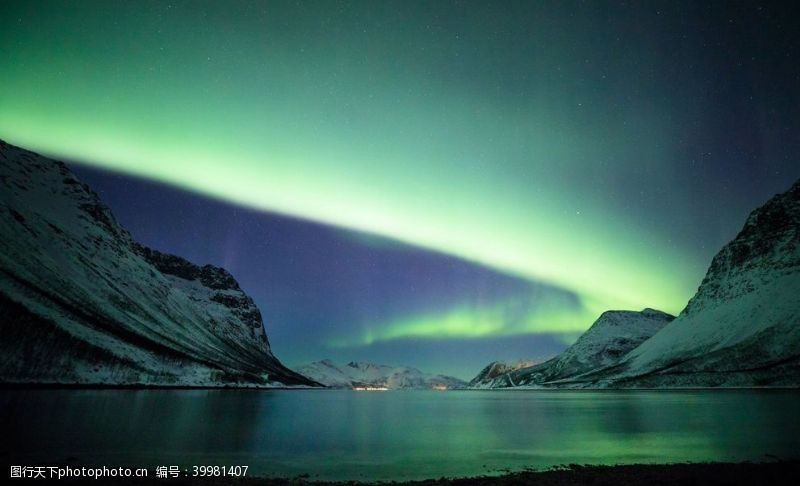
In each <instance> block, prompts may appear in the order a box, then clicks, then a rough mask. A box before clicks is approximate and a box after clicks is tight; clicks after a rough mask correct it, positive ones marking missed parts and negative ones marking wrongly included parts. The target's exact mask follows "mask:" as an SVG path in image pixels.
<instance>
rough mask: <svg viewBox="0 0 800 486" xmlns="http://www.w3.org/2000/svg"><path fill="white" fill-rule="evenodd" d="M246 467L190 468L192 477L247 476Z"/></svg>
mask: <svg viewBox="0 0 800 486" xmlns="http://www.w3.org/2000/svg"><path fill="white" fill-rule="evenodd" d="M247 467H248V466H192V476H196V477H202V476H212V477H216V476H238V477H244V476H246V475H247Z"/></svg>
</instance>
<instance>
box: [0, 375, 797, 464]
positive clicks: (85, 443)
mask: <svg viewBox="0 0 800 486" xmlns="http://www.w3.org/2000/svg"><path fill="white" fill-rule="evenodd" d="M798 410H800V393H798V392H797V391H789V390H717V391H712V390H697V391H565V390H560V391H538V390H537V391H451V392H435V391H390V392H354V391H343V390H341V391H335V390H304V391H287V390H275V391H245V390H242V391H236V390H4V391H2V392H0V412H2V420H3V429H4V430H3V431H2V432H3V440H2V446H0V447H2V451H0V453H1V454H2V457H3V458H4V461H3V462H5V463H7V464H6V465H74V466H99V467H101V466H108V467H119V466H125V467H157V466H171V465H180V466H181V467H182V468H187V467H190V466H194V465H197V466H200V465H248V466H249V473H250V475H255V474H257V475H268V476H283V477H288V476H297V475H301V474H309V475H310V476H311V477H312V478H315V477H319V478H323V479H372V480H389V479H398V480H399V479H418V478H429V477H440V476H474V475H481V474H495V473H500V472H504V471H506V470H519V469H524V468H543V467H549V466H554V465H559V464H570V463H580V464H616V463H644V462H657V463H664V462H680V461H743V460H770V459H771V458H774V457H777V458H783V459H785V458H796V457H797V456H798V454H800V416H799V415H798V413H797V411H798Z"/></svg>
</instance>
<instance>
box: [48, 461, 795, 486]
mask: <svg viewBox="0 0 800 486" xmlns="http://www.w3.org/2000/svg"><path fill="white" fill-rule="evenodd" d="M151 473H152V474H153V476H150V477H148V478H134V477H126V478H103V482H104V483H105V482H111V483H117V484H131V485H143V484H167V483H169V484H173V485H189V484H191V485H207V486H212V485H214V486H217V485H219V486H221V485H229V484H237V485H245V486H283V485H295V486H303V485H308V486H367V485H395V486H444V485H457V486H466V485H478V486H505V485H524V484H535V485H541V486H567V485H569V486H576V485H584V484H585V485H591V486H625V485H662V484H663V485H667V484H669V485H734V484H751V485H761V484H769V485H770V486H773V485H778V486H783V485H786V486H796V485H797V484H800V459H795V460H780V459H774V460H771V461H769V462H695V463H673V464H628V465H613V466H602V465H577V464H570V465H564V466H560V467H556V468H551V469H544V470H527V471H521V472H509V473H506V474H503V475H500V476H477V477H464V478H439V479H424V480H414V481H374V482H369V481H360V480H342V481H321V480H316V479H313V478H311V477H310V476H309V475H303V476H299V477H295V478H259V477H245V478H241V477H198V478H190V477H178V478H165V479H157V478H155V477H154V474H155V473H154V471H151ZM86 481H87V478H62V479H60V481H59V482H60V483H62V484H64V483H66V484H84V483H85V482H86ZM89 481H92V479H89Z"/></svg>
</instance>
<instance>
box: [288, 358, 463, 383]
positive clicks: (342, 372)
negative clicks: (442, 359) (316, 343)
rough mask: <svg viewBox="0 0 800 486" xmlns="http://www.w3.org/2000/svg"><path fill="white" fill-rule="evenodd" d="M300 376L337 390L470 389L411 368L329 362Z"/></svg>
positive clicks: (307, 367)
mask: <svg viewBox="0 0 800 486" xmlns="http://www.w3.org/2000/svg"><path fill="white" fill-rule="evenodd" d="M297 372H298V373H301V374H302V375H304V376H307V377H309V378H311V379H312V380H314V381H317V382H319V383H322V384H323V385H326V386H329V387H333V388H353V387H356V386H374V387H386V388H389V389H400V388H414V389H432V388H447V389H452V388H463V387H464V386H465V385H466V384H465V383H464V382H463V381H461V380H459V379H458V378H453V377H451V376H443V375H432V374H428V373H423V372H421V371H420V370H418V369H416V368H410V367H407V366H400V367H394V366H387V365H380V364H373V363H360V362H359V363H356V362H350V363H348V364H346V365H339V364H336V363H334V362H333V361H331V360H329V359H326V360H322V361H315V362H313V363H309V364H306V365H303V366H300V367H298V368H297Z"/></svg>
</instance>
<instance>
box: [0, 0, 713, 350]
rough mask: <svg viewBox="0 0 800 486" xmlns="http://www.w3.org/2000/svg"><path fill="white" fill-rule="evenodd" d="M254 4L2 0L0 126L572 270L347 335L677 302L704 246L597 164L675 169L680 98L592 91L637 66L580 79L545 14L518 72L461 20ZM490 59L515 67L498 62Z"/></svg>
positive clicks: (10, 133) (126, 167) (544, 272)
mask: <svg viewBox="0 0 800 486" xmlns="http://www.w3.org/2000/svg"><path fill="white" fill-rule="evenodd" d="M134 3H135V5H134ZM258 5H259V3H258V2H257V3H256V4H254V5H252V7H253V8H252V9H249V7H248V8H243V9H239V10H236V11H232V10H231V11H228V12H226V10H227V9H226V5H225V2H220V3H218V4H217V5H214V4H213V3H211V4H201V3H199V2H197V3H191V4H180V5H178V6H177V7H175V8H173V9H167V8H166V6H164V5H163V4H147V6H145V5H143V4H140V3H139V2H131V3H127V4H126V3H112V2H102V3H100V4H93V3H82V2H78V3H63V4H61V3H52V4H51V3H48V4H46V5H45V4H40V3H36V2H32V3H27V4H26V3H22V4H19V5H13V6H12V5H8V6H4V7H3V9H4V10H6V14H4V15H0V45H2V46H4V47H6V48H7V49H4V51H3V55H2V57H1V58H0V86H2V89H0V137H2V138H4V139H6V140H7V141H9V142H11V143H14V144H18V145H21V146H24V147H26V148H31V149H34V150H37V151H41V152H44V153H46V154H50V155H54V156H58V157H61V158H66V159H68V160H71V161H79V162H81V163H85V164H91V165H94V166H97V167H102V168H104V169H109V170H113V171H119V172H122V173H126V174H132V175H136V176H141V177H145V178H148V179H152V180H156V181H161V182H164V183H168V184H171V185H174V186H177V187H180V188H183V189H186V190H190V191H195V192H197V193H200V194H203V195H206V196H209V197H214V198H220V199H224V200H227V201H231V202H234V203H237V204H241V205H244V206H247V207H250V208H257V209H260V210H267V211H273V212H277V213H281V214H286V215H291V216H295V217H299V218H305V219H308V220H313V221H318V222H321V223H325V224H330V225H335V226H338V227H342V228H347V229H353V230H359V231H364V232H368V233H373V234H377V235H381V236H385V237H389V238H393V239H396V240H398V241H400V242H404V243H408V244H412V245H418V246H420V247H424V248H427V249H432V250H436V251H440V252H443V253H446V254H449V255H454V256H458V257H461V258H464V259H467V260H469V261H472V262H475V263H477V264H481V265H486V266H488V267H491V268H493V269H496V270H499V271H501V272H505V273H508V274H511V275H514V276H519V277H523V278H526V279H531V280H535V281H538V282H544V283H548V284H552V285H555V286H558V287H561V288H564V289H568V290H570V291H573V292H575V293H577V294H578V296H579V297H580V299H581V303H582V306H583V308H582V309H581V310H579V311H575V310H559V308H558V306H554V308H552V309H550V308H548V309H547V310H546V311H541V312H536V313H535V315H534V316H532V317H531V318H530V319H528V320H526V321H524V322H520V323H517V324H515V325H514V326H511V327H510V328H509V327H508V326H505V327H504V326H500V325H497V324H495V321H496V320H497V319H501V315H502V311H501V310H498V309H494V308H487V309H484V310H482V311H478V312H476V311H474V310H472V309H452V310H450V311H446V312H443V314H442V315H434V316H415V317H412V318H409V319H407V320H401V321H398V322H392V323H384V324H383V325H381V326H380V329H378V328H376V329H375V330H374V331H371V332H369V333H365V335H364V336H358V337H357V338H354V339H351V340H349V341H346V342H342V343H339V344H341V345H345V344H355V343H362V344H365V343H371V342H374V341H376V340H388V339H394V338H398V337H403V336H418V337H438V336H464V337H477V336H482V335H491V334H497V333H500V334H503V333H505V334H508V333H522V332H546V331H551V332H575V331H579V330H581V329H585V328H586V327H588V325H589V324H590V323H591V322H592V320H593V319H594V318H596V316H597V315H598V314H599V313H600V312H602V311H604V310H607V309H612V308H625V309H641V308H644V307H654V308H659V309H662V310H665V311H668V312H673V313H674V312H677V311H679V310H680V309H681V308H682V307H683V305H685V303H686V301H687V299H688V297H689V296H690V295H691V293H692V292H693V290H694V289H695V288H696V285H697V284H698V282H699V278H700V276H701V272H702V270H703V268H704V263H703V262H701V261H699V259H698V257H697V255H696V254H695V252H694V251H692V249H691V248H689V246H688V245H682V244H680V243H676V242H675V241H671V240H670V230H669V228H667V227H664V225H659V224H656V223H655V222H653V221H648V220H647V219H645V218H642V217H641V215H640V214H638V212H637V211H636V210H635V208H634V209H631V208H627V207H625V206H623V205H622V204H621V203H620V202H619V201H616V200H615V199H614V197H613V194H610V193H609V191H608V188H607V187H606V185H605V183H604V181H606V180H607V179H610V178H611V177H612V176H611V175H610V172H611V171H613V170H630V169H631V167H636V168H638V169H643V170H646V171H647V178H658V177H662V176H663V177H665V178H666V179H669V171H670V168H669V167H670V166H669V164H670V162H669V161H670V157H672V155H673V154H672V153H671V149H670V142H669V140H670V139H671V138H672V137H673V135H674V133H673V130H674V128H673V127H672V126H671V125H668V124H667V122H666V121H665V120H666V119H667V117H670V118H669V119H670V120H673V119H674V118H680V117H681V115H680V114H679V113H678V112H677V111H676V110H673V109H671V108H670V107H669V105H668V103H667V100H665V99H659V98H652V97H649V96H650V95H652V93H649V94H648V93H642V94H640V95H639V96H641V97H642V100H647V102H643V103H639V104H637V103H627V104H614V103H612V102H611V101H607V100H609V99H612V98H613V97H614V96H615V95H618V94H620V93H621V92H622V91H621V90H622V89H623V87H622V86H619V87H615V86H616V85H614V84H613V83H611V84H606V85H605V86H606V88H605V90H600V92H597V90H594V89H593V87H594V83H603V82H605V81H603V80H605V79H606V76H610V77H621V76H634V75H635V73H631V72H627V73H622V72H621V70H615V69H613V68H612V69H610V70H607V71H603V72H602V73H599V72H598V73H596V74H597V76H596V77H588V78H587V75H586V70H585V67H584V66H583V57H584V53H582V52H573V51H574V48H572V47H570V46H572V44H569V43H568V42H567V39H565V38H562V37H560V36H559V35H558V29H559V28H560V27H563V25H562V26H559V23H558V22H555V21H554V19H552V18H548V17H547V16H542V17H541V18H540V19H537V20H536V22H535V23H536V25H533V26H530V30H529V32H528V33H527V34H526V35H528V36H529V37H530V39H529V40H528V41H527V42H528V44H526V45H524V46H521V47H520V49H523V50H524V54H525V56H526V57H525V59H526V62H528V63H529V65H526V67H525V70H524V72H523V70H521V69H518V68H519V67H520V66H522V64H521V62H522V61H520V60H519V59H518V58H517V57H514V56H515V55H516V54H515V53H514V52H506V53H505V54H503V56H502V57H501V58H500V59H494V60H490V59H491V58H489V57H487V56H489V53H490V52H495V50H496V51H497V52H500V51H501V50H502V49H505V48H506V47H507V46H504V45H502V43H501V42H500V41H492V40H491V39H490V40H489V41H486V42H484V41H483V40H482V39H484V37H482V36H483V34H484V33H483V32H480V31H479V30H477V29H478V28H477V27H474V25H473V24H472V23H470V19H465V20H464V23H465V25H473V26H472V27H471V28H465V29H463V30H461V31H460V33H456V32H454V31H453V29H449V28H447V27H440V28H438V29H433V30H431V28H430V25H428V27H427V29H426V27H425V26H426V24H425V22H422V23H421V24H420V23H411V22H410V20H408V19H405V18H403V14H397V15H399V16H400V18H397V19H394V20H393V21H391V22H387V23H385V24H381V25H373V24H374V22H372V23H371V22H370V19H371V18H370V19H364V18H359V17H358V15H362V14H359V13H355V12H351V13H350V14H349V15H340V16H337V15H336V14H335V13H333V12H323V13H318V14H315V13H312V12H309V11H305V10H304V12H305V15H301V14H299V13H298V12H289V11H288V10H291V9H289V8H285V9H284V8H283V7H281V8H278V7H277V6H276V7H275V8H272V9H270V8H261V9H256V8H255V7H258ZM261 7H263V5H261ZM388 8H389V7H388V6H387V5H383V6H376V9H377V10H381V9H388ZM250 10H252V11H250ZM478 10H479V9H476V12H475V13H474V16H475V19H477V18H479V16H480V15H481V14H480V12H479V11H478ZM211 11H214V12H213V15H211V13H212V12H211ZM397 11H398V12H399V11H401V9H398V10H397ZM154 12H158V15H155V13H154ZM395 13H396V12H395ZM418 13H419V12H418ZM373 15H375V16H380V15H379V13H378V14H373ZM465 15H466V14H465ZM206 18H209V19H210V18H223V19H224V18H228V19H229V20H230V21H229V22H211V21H210V20H209V21H206V20H204V19H206ZM372 20H374V19H372ZM473 20H474V19H473ZM588 21H589V20H588V19H583V20H582V19H580V18H579V19H577V20H576V22H577V23H578V25H580V23H581V22H588ZM287 22H288V23H290V24H291V25H292V27H291V28H290V29H286V28H283V29H281V28H280V26H281V25H284V24H286V23H287ZM325 22H327V23H325ZM554 22H555V23H554ZM490 23H491V22H490ZM355 24H358V25H362V24H363V25H364V28H363V29H358V28H354V27H353V26H354V25H355ZM487 35H488V34H487ZM459 36H460V37H459ZM526 38H527V37H526ZM580 41H581V42H583V43H585V44H586V46H587V48H588V46H589V45H590V44H592V38H591V37H590V36H584V37H581V39H580ZM645 41H646V39H645ZM645 41H643V43H644V45H643V47H642V48H641V52H639V51H637V53H638V54H637V53H635V54H634V55H635V56H639V57H640V58H641V59H639V58H637V59H638V60H639V61H640V62H647V61H646V56H645V54H646V49H647V45H646V44H647V43H646V42H645ZM498 43H499V44H498ZM484 44H485V45H484ZM581 45H582V44H581ZM571 49H572V50H571ZM578 50H579V51H580V47H579V48H578ZM520 56H521V54H520ZM482 59H485V61H482ZM587 62H588V61H587ZM481 63H484V65H481ZM503 65H504V67H505V68H506V70H507V71H508V70H509V69H510V71H511V72H512V74H508V73H507V74H505V75H504V77H500V75H499V74H495V71H493V70H494V69H495V68H497V67H498V66H500V67H503ZM600 75H602V76H603V78H602V80H601V78H600ZM487 86H488V87H491V86H495V88H494V89H482V88H485V87H487ZM637 106H638V108H633V107H637ZM660 113H666V114H664V115H660ZM686 116H688V115H686ZM609 120H618V121H621V122H620V123H609ZM617 161H621V162H619V164H620V166H619V167H617V168H615V167H616V165H615V164H617ZM630 190H631V191H636V190H638V189H635V188H631V189H630ZM676 204H680V203H676ZM677 209H680V208H677ZM667 242H669V243H667Z"/></svg>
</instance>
